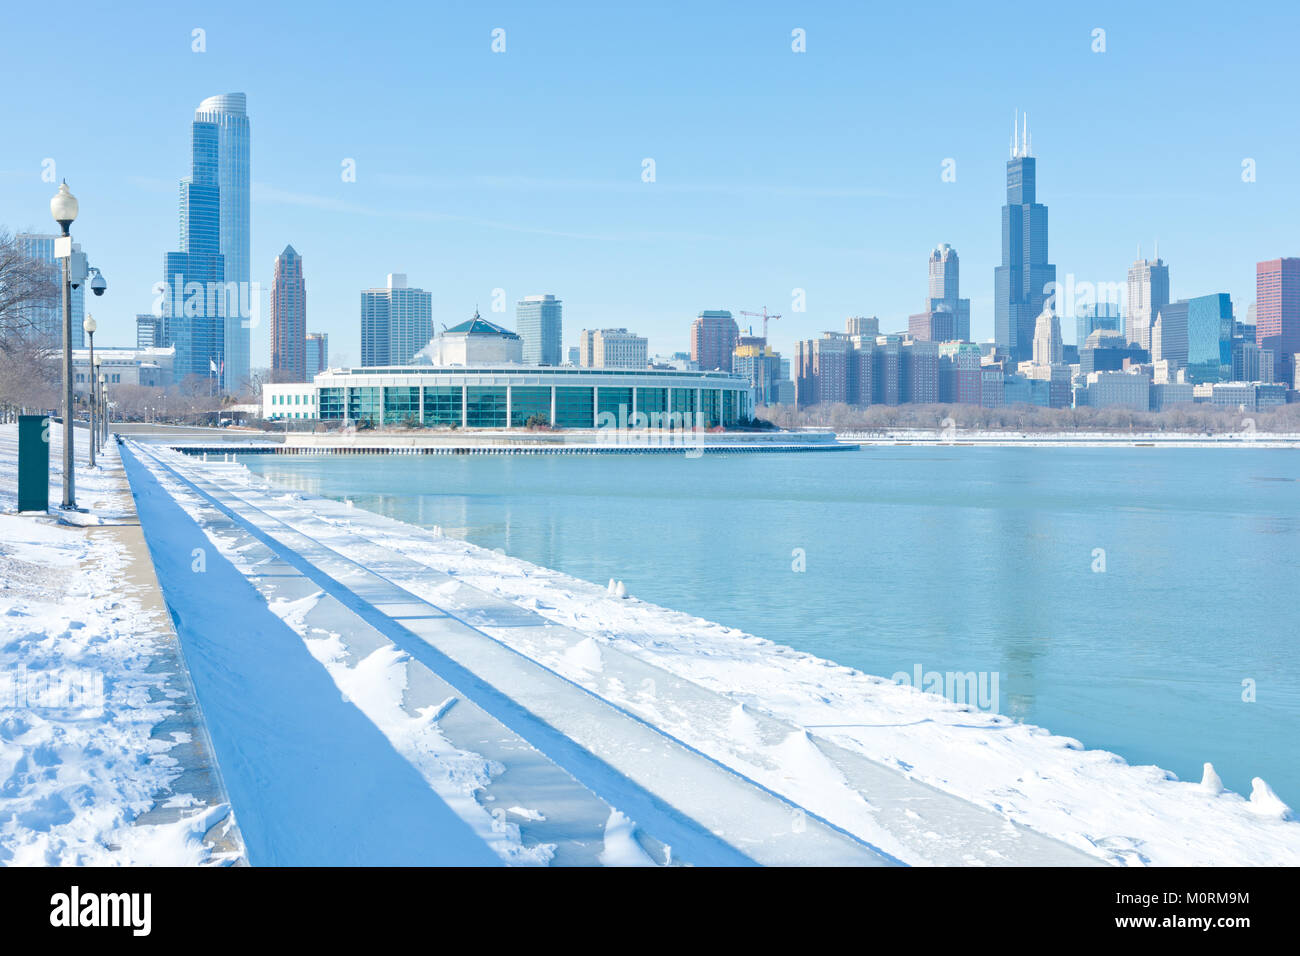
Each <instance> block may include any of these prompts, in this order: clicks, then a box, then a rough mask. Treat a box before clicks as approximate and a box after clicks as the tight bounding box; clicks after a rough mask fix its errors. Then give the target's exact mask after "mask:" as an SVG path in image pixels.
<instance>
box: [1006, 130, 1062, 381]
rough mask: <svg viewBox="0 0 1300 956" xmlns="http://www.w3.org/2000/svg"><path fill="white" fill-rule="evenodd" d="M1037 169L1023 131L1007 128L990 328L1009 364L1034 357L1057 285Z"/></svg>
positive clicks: (1025, 131)
mask: <svg viewBox="0 0 1300 956" xmlns="http://www.w3.org/2000/svg"><path fill="white" fill-rule="evenodd" d="M1036 181H1037V167H1036V162H1035V160H1034V157H1033V155H1032V151H1031V148H1030V140H1029V118H1028V116H1026V117H1025V123H1024V132H1023V134H1019V131H1018V130H1017V129H1016V126H1015V124H1013V125H1012V128H1011V159H1010V160H1009V161H1008V162H1007V204H1006V205H1005V206H1003V207H1002V265H1000V266H998V267H996V268H995V269H994V270H993V286H994V296H993V327H994V339H995V340H996V342H997V345H998V349H999V350H1000V351H1004V352H1006V353H1007V354H1008V355H1009V356H1010V357H1011V358H1012V360H1013V361H1017V362H1020V361H1025V360H1028V359H1030V358H1032V356H1033V338H1034V325H1035V323H1036V322H1037V321H1038V316H1039V314H1040V313H1041V312H1042V311H1043V304H1044V302H1045V301H1046V299H1047V296H1048V294H1049V288H1048V286H1049V284H1050V283H1055V282H1056V266H1054V265H1052V264H1051V263H1050V262H1048V261H1047V207H1046V206H1044V205H1042V204H1041V203H1038V202H1036V201H1035V194H1036V189H1037V182H1036Z"/></svg>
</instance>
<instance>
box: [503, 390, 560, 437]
mask: <svg viewBox="0 0 1300 956" xmlns="http://www.w3.org/2000/svg"><path fill="white" fill-rule="evenodd" d="M538 415H540V416H541V417H542V418H545V419H546V421H547V422H550V420H551V389H550V387H549V386H524V385H516V386H514V387H513V388H511V389H510V425H511V427H513V428H522V427H524V426H525V425H527V424H528V420H529V419H530V418H534V417H536V416H538Z"/></svg>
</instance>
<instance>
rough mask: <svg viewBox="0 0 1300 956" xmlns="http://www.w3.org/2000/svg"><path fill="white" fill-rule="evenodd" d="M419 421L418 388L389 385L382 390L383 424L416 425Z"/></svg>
mask: <svg viewBox="0 0 1300 956" xmlns="http://www.w3.org/2000/svg"><path fill="white" fill-rule="evenodd" d="M419 421H420V388H419V386H417V385H401V386H395V385H390V386H389V387H388V388H386V389H384V424H385V425H404V424H407V423H408V422H409V423H412V424H416V423H419Z"/></svg>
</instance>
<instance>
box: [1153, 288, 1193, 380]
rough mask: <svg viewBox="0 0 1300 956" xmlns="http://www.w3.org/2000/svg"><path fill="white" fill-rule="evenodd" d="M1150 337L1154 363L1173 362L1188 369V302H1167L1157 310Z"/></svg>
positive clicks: (1184, 300)
mask: <svg viewBox="0 0 1300 956" xmlns="http://www.w3.org/2000/svg"><path fill="white" fill-rule="evenodd" d="M1157 329H1158V330H1159V331H1158V332H1157ZM1150 335H1151V361H1152V362H1173V363H1174V364H1175V365H1176V366H1177V367H1179V368H1184V367H1186V365H1187V300H1186V299H1182V300H1180V301H1178V302H1167V303H1165V304H1164V305H1162V306H1160V307H1159V308H1158V309H1156V318H1155V321H1154V322H1152V323H1151V333H1150Z"/></svg>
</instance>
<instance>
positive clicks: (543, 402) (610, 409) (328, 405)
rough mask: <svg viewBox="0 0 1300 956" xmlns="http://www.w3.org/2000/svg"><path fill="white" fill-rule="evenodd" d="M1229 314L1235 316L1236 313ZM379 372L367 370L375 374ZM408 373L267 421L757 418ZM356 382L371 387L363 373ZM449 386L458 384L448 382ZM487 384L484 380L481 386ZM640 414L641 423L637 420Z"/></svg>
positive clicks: (445, 423) (731, 408) (269, 409)
mask: <svg viewBox="0 0 1300 956" xmlns="http://www.w3.org/2000/svg"><path fill="white" fill-rule="evenodd" d="M1206 298H1207V299H1208V298H1210V297H1206ZM1207 311H1208V310H1207ZM1216 314H1217V310H1216ZM1225 314H1228V315H1230V314H1231V313H1230V307H1228V311H1227V312H1226V313H1225ZM371 371H372V370H370V369H365V370H364V372H367V373H370V372H371ZM404 371H405V370H403V369H396V368H394V369H387V368H385V369H377V370H374V373H376V374H385V375H393V376H397V375H402V378H399V379H398V380H397V382H395V383H392V384H384V385H378V384H375V385H351V384H348V385H339V384H334V383H333V382H331V383H330V384H328V385H324V384H322V385H321V387H319V388H318V389H317V390H316V393H315V395H312V394H310V393H302V392H293V393H288V392H286V393H280V394H277V393H274V392H272V393H271V394H269V395H268V397H267V398H266V414H267V416H268V417H269V418H276V417H288V418H317V417H319V418H322V419H326V420H333V421H343V420H349V421H354V422H358V423H360V422H369V423H371V424H374V425H388V426H401V425H417V424H419V425H423V426H425V427H430V428H436V427H443V428H445V427H452V426H454V427H464V428H523V427H525V426H526V425H527V423H528V421H529V420H530V419H541V420H544V421H548V422H552V424H553V425H554V426H555V427H557V428H594V427H596V426H597V423H598V421H599V420H600V419H599V418H598V416H599V415H605V416H607V417H606V418H605V419H604V421H605V422H606V423H608V422H609V421H610V420H611V418H612V421H613V422H614V423H616V424H617V425H620V426H627V427H637V426H638V425H639V426H640V427H645V426H651V427H659V428H663V427H669V424H670V423H669V422H668V421H667V420H666V419H668V418H669V416H670V415H671V416H676V417H677V426H676V427H686V428H690V427H693V426H694V425H695V423H696V421H697V417H696V416H697V413H699V415H700V419H699V420H700V421H701V422H702V424H704V425H705V426H706V427H713V426H716V425H724V426H731V425H735V424H737V423H739V422H740V421H741V420H743V419H746V418H747V417H748V415H749V414H750V400H749V394H748V390H747V386H742V387H735V386H731V387H727V388H722V387H717V386H715V387H711V388H710V387H698V388H697V387H684V388H677V387H672V385H670V384H668V385H665V386H663V387H657V386H656V387H646V388H641V387H635V386H631V385H628V386H624V385H621V384H619V383H618V381H617V379H616V378H615V380H614V384H612V385H607V386H606V385H591V386H588V385H554V386H552V385H536V384H528V385H510V386H507V385H505V384H499V385H497V384H476V385H447V384H425V382H429V381H430V380H432V381H433V382H438V380H439V378H435V377H433V376H432V375H430V376H429V377H427V378H426V377H425V375H427V374H428V373H425V374H423V375H418V376H417V375H416V374H411V373H406V374H403V373H404ZM604 374H609V373H604ZM348 377H349V379H355V380H359V381H362V382H364V381H367V379H366V378H365V377H363V376H362V374H360V373H359V372H356V373H351V374H349V376H348ZM440 377H441V376H440ZM555 377H556V378H557V380H559V381H574V380H578V381H581V376H577V375H572V376H563V375H561V374H559V370H557V372H556V373H555ZM610 377H613V376H610ZM441 380H442V381H443V382H446V381H448V380H450V381H455V380H456V379H455V378H453V377H451V376H448V377H441ZM604 380H606V381H608V380H609V379H608V378H606V379H604ZM336 381H337V380H336ZM369 381H375V379H373V378H371V379H369ZM479 381H480V382H481V381H483V379H482V378H479ZM709 384H713V383H712V382H710V383H709ZM274 387H275V386H268V388H274ZM317 402H319V405H318V406H317V404H316V403H317ZM282 407H283V410H282ZM552 409H554V420H552ZM636 413H639V415H638V417H635V418H634V417H633V416H634V414H636ZM640 416H644V418H642V417H640Z"/></svg>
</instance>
